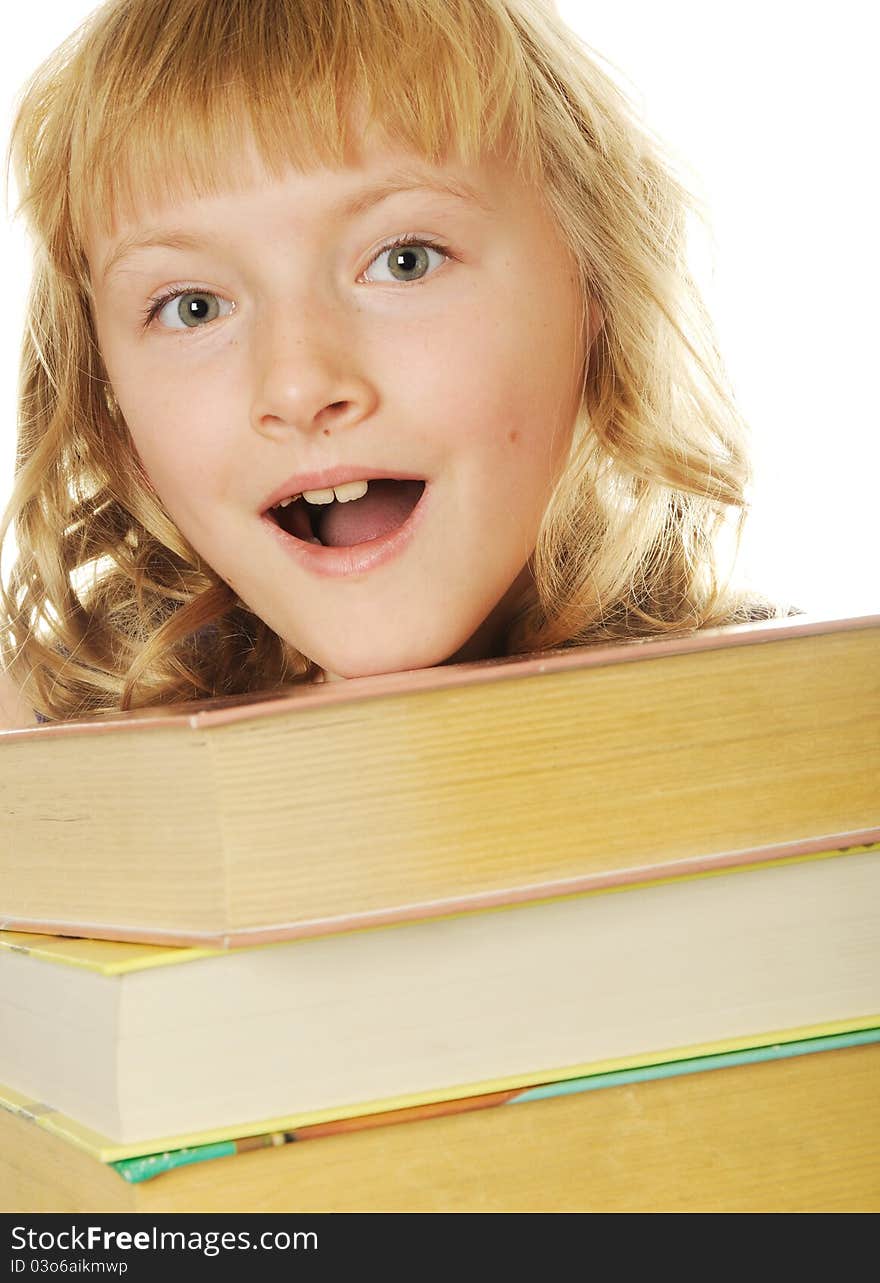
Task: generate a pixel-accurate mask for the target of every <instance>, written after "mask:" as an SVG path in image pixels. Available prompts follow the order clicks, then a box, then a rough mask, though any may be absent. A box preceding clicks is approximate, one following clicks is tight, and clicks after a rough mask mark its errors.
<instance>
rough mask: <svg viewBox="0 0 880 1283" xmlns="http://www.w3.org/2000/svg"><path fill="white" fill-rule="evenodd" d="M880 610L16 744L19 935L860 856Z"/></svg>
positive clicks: (15, 734)
mask: <svg viewBox="0 0 880 1283" xmlns="http://www.w3.org/2000/svg"><path fill="white" fill-rule="evenodd" d="M878 674H880V616H878V615H869V616H859V617H853V618H835V619H825V618H810V617H806V616H798V617H794V618H789V619H783V620H772V621H766V622H756V623H750V624H743V625H736V626H731V627H727V628H718V629H707V630H704V631H703V632H697V633H694V634H693V635H691V636H688V637H684V638H678V639H674V640H673V639H665V640H659V641H657V640H649V641H637V642H628V643H624V644H618V645H614V646H607V647H591V648H587V647H584V648H575V649H568V650H560V651H556V652H551V653H548V654H545V655H541V656H531V657H522V658H520V657H511V658H507V659H500V660H494V661H493V660H490V661H481V662H479V663H471V664H457V665H449V666H440V667H437V668H432V669H428V670H423V671H418V672H409V673H401V674H395V675H389V676H384V677H362V678H356V679H353V680H351V681H347V682H339V683H331V684H329V685H318V686H305V687H299V688H293V689H291V690H289V691H287V692H285V693H283V694H281V695H276V696H272V697H264V698H255V697H248V698H237V699H232V700H231V701H230V700H224V701H207V702H206V703H204V704H201V705H199V704H195V705H188V706H184V707H180V708H165V709H158V710H155V709H154V710H143V711H141V712H138V713H129V714H115V715H110V716H108V717H105V718H101V719H91V720H85V721H82V722H67V723H62V724H59V725H56V726H49V727H37V728H27V729H21V730H14V731H7V732H3V733H0V832H2V842H0V926H5V927H6V928H16V929H19V930H23V931H28V932H38V933H39V932H48V933H55V934H63V935H80V936H90V937H104V938H115V939H120V940H134V941H146V942H152V943H157V944H162V943H167V944H177V945H187V944H189V945H202V946H207V947H220V948H226V947H229V946H241V945H249V944H255V943H259V942H263V941H270V940H282V939H286V938H294V937H303V936H308V935H310V934H314V935H324V934H326V933H327V932H333V931H347V930H350V929H351V928H352V927H357V926H369V925H379V924H381V923H387V922H392V921H395V920H404V919H419V920H423V919H425V918H426V917H430V916H443V915H446V914H449V913H451V912H457V911H459V910H463V909H468V908H481V909H482V908H487V907H489V906H491V905H493V904H499V903H508V902H510V901H512V900H515V899H519V900H522V901H527V900H539V899H542V898H546V897H547V896H556V895H559V894H564V893H566V892H575V891H581V890H589V889H594V888H597V887H602V886H612V885H625V884H627V883H629V882H641V881H644V880H645V879H646V877H649V876H651V877H655V878H656V877H664V876H677V875H679V874H682V873H686V872H688V871H690V870H696V869H699V868H704V867H706V865H707V862H708V863H712V864H714V866H715V867H717V868H724V867H728V866H731V865H736V864H738V863H742V864H749V863H754V862H755V861H756V860H758V859H769V860H773V859H778V858H784V857H785V855H786V854H787V853H794V854H797V853H798V852H799V851H801V850H802V849H803V844H804V843H805V842H806V843H809V842H813V843H815V844H817V848H816V849H819V848H821V847H823V846H825V847H831V846H835V845H836V846H842V845H846V844H858V843H859V842H860V841H865V840H867V839H866V838H865V836H864V835H865V834H866V833H868V832H869V831H871V830H874V829H876V828H877V827H878V826H880V789H878V770H880V692H878Z"/></svg>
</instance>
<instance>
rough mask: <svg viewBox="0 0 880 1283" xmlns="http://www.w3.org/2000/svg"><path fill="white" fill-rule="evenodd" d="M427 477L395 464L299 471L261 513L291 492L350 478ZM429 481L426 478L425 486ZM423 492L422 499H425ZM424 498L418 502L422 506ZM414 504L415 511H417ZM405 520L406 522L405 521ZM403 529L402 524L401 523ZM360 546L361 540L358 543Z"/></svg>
mask: <svg viewBox="0 0 880 1283" xmlns="http://www.w3.org/2000/svg"><path fill="white" fill-rule="evenodd" d="M383 480H388V481H425V478H424V477H420V476H417V475H416V473H415V472H395V471H394V469H393V468H384V469H383V468H367V467H363V468H361V467H359V466H358V465H357V464H353V465H349V464H345V465H340V466H339V467H336V468H327V469H326V470H325V471H324V472H299V473H297V475H296V476H294V477H288V479H287V481H285V482H283V484H282V485H280V486H278V488H277V489H276V490H273V491H272V493H271V494H270V495H269V497H268V499H266V500H264V502H263V506H262V508H261V509H260V513H261V515H263V514H265V513H267V512H268V511H269V509H270V508H274V507H275V506H276V504H279V503H280V502H281V500H282V499H288V498H289V497H290V496H291V495H295V494H302V493H303V491H304V490H330V489H332V488H333V486H344V485H345V483H346V482H347V481H383ZM427 489H428V485H427V482H425V490H426V491H427ZM424 497H425V496H424V494H423V495H422V499H424ZM420 504H421V500H419V503H418V504H417V505H416V507H419V505H420ZM415 510H416V509H415V508H414V509H413V512H415ZM404 524H405V523H404ZM401 529H403V527H402V526H401ZM357 546H358V547H360V544H358V545H357Z"/></svg>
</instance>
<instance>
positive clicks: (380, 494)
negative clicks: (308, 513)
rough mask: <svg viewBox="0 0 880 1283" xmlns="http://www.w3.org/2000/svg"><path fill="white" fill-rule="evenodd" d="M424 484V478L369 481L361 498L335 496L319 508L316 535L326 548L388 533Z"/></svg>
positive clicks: (410, 507) (404, 515) (408, 510)
mask: <svg viewBox="0 0 880 1283" xmlns="http://www.w3.org/2000/svg"><path fill="white" fill-rule="evenodd" d="M424 488H425V483H424V481H391V480H389V479H383V480H381V481H371V482H370V487H369V489H368V490H367V493H366V494H365V495H364V497H363V498H362V499H349V501H348V503H340V502H339V501H338V500H336V501H335V502H333V503H331V504H328V505H327V507H326V508H323V509H322V510H321V512H320V515H319V516H318V518H317V522H316V532H317V535H318V538H319V539H320V540H321V543H322V544H325V545H326V546H327V547H328V548H349V547H351V545H352V544H358V543H366V541H367V540H368V539H378V538H379V536H380V535H387V534H390V533H391V531H392V530H397V528H398V527H399V526H402V525H403V523H404V522H405V521H406V519H407V517H408V516H409V514H410V513H411V512H412V510H413V508H414V507H415V506H416V504H417V503H418V501H419V498H420V497H421V494H422V491H423V490H424Z"/></svg>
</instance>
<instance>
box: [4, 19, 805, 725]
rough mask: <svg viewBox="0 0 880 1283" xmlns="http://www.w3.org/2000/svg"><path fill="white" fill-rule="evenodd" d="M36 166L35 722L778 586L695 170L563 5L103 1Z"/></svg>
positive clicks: (46, 126)
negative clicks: (740, 582) (603, 64)
mask: <svg viewBox="0 0 880 1283" xmlns="http://www.w3.org/2000/svg"><path fill="white" fill-rule="evenodd" d="M11 161H12V164H13V166H14V171H15V174H16V179H17V185H18V189H19V194H20V197H21V206H20V208H21V210H22V211H23V213H24V215H25V216H26V219H27V222H28V227H29V229H30V231H31V233H32V236H33V239H34V243H35V252H36V259H35V268H34V278H33V287H32V292H31V298H30V304H29V317H28V323H27V328H26V333H25V340H24V348H23V356H22V377H21V414H20V425H19V445H18V452H17V463H16V482H15V487H14V491H13V494H12V498H11V502H10V504H9V506H8V509H7V511H6V514H5V518H4V520H3V522H2V524H0V546H2V541H3V539H4V538H5V537H6V535H7V534H8V533H9V531H10V530H11V531H14V535H15V539H16V543H17V546H18V556H17V560H16V561H15V563H14V565H13V567H12V571H11V574H10V576H9V582H8V585H7V586H6V588H5V589H4V591H3V594H2V603H0V604H2V610H0V657H2V661H3V663H2V666H3V668H5V670H6V673H7V676H6V678H5V679H4V680H5V681H6V686H5V696H0V698H5V701H6V706H7V718H9V717H10V716H13V717H14V716H21V709H22V707H23V708H25V709H27V710H28V711H27V713H26V714H25V720H26V721H32V720H33V714H31V712H30V710H31V709H33V710H35V711H36V715H37V716H38V717H39V718H40V719H41V720H51V721H57V720H63V719H67V718H73V717H82V716H84V715H100V714H101V713H102V712H106V711H110V710H118V709H130V708H134V707H139V706H143V705H147V704H165V703H170V702H179V701H181V700H186V699H194V698H203V697H207V696H218V695H225V694H229V695H232V694H242V693H247V692H251V691H254V692H256V691H269V690H278V689H280V688H284V687H287V686H290V685H292V684H294V683H300V682H311V681H316V680H330V679H334V678H350V677H357V676H360V675H367V674H371V673H383V672H393V671H398V670H406V669H414V668H421V667H426V666H430V665H434V664H442V663H454V662H461V661H466V660H477V659H483V658H487V657H490V656H498V655H513V654H519V653H523V652H534V651H543V650H547V649H550V648H558V647H567V646H574V645H588V644H593V643H597V642H608V641H610V640H615V639H621V640H622V639H626V638H633V637H647V636H651V635H658V634H666V635H671V634H677V633H682V632H689V631H692V630H694V629H698V628H704V627H707V626H714V625H719V624H724V623H732V622H739V621H742V620H744V619H747V618H754V617H756V616H763V617H767V616H774V615H776V614H779V613H784V609H783V608H782V607H777V606H774V605H773V604H771V603H767V602H764V603H759V604H758V605H757V608H756V606H755V603H754V602H753V603H751V604H750V603H748V602H746V601H745V600H744V598H743V594H742V593H740V592H737V591H736V590H735V589H734V588H732V587H731V581H730V569H729V567H728V568H727V569H725V564H724V563H725V557H729V554H730V550H731V547H732V545H733V544H734V543H735V544H736V548H738V546H739V538H740V536H741V533H742V525H743V519H744V515H745V513H746V502H745V493H746V487H747V483H748V479H749V465H748V456H747V432H746V427H745V425H744V424H743V422H742V421H741V419H740V416H739V414H738V412H737V409H736V407H735V404H734V401H733V398H732V396H731V393H730V391H729V389H728V388H727V385H726V381H725V375H724V371H723V367H722V364H721V361H720V358H719V356H718V354H717V351H716V349H715V345H714V342H713V337H712V332H711V326H710V322H709V320H708V318H707V316H706V315H705V312H704V310H703V307H702V305H701V302H700V299H699V297H698V295H697V293H696V290H695V288H694V285H693V282H692V281H691V279H690V277H689V275H688V272H687V267H686V262H685V232H686V224H685V220H686V214H687V212H688V210H690V209H695V202H694V199H693V198H692V197H691V196H690V195H689V194H688V193H687V192H686V191H685V190H684V189H683V188H682V186H681V185H680V184H679V183H678V181H677V180H676V179H675V178H674V177H673V176H672V174H671V172H670V168H669V166H668V165H667V164H666V163H665V161H664V159H663V158H662V156H661V155H660V153H659V151H658V148H657V146H656V144H655V143H653V142H651V141H650V140H649V138H648V136H647V134H646V133H645V132H643V130H642V129H641V128H640V126H639V125H638V123H637V121H636V120H635V119H634V117H633V114H632V112H631V109H630V107H629V105H628V104H627V102H626V100H625V99H624V98H623V97H622V95H621V93H620V92H619V90H618V89H617V88H615V86H614V85H613V83H612V82H611V81H610V80H609V78H608V77H607V76H606V75H605V74H604V73H603V72H602V71H601V70H600V69H599V68H598V67H597V66H596V64H595V62H594V61H592V60H591V58H590V57H589V56H588V54H587V52H586V50H585V48H584V46H583V45H582V44H581V43H580V42H579V40H578V39H577V38H576V37H575V35H574V33H572V32H571V31H570V30H569V29H568V28H567V27H566V26H565V25H564V24H563V22H562V21H561V20H560V18H559V17H558V15H557V14H556V13H555V12H554V10H553V8H552V7H551V3H550V0H223V3H222V4H221V3H218V0H109V3H106V4H104V5H103V6H102V7H101V8H99V9H98V10H97V11H96V12H95V13H94V14H93V15H92V16H91V17H90V19H89V20H88V21H87V22H86V23H85V24H84V25H83V26H82V27H81V28H80V29H79V30H78V31H77V32H75V33H74V34H73V35H72V36H71V37H70V39H69V40H67V41H66V42H65V43H64V44H63V45H62V46H61V47H60V48H59V49H58V50H57V51H56V52H55V54H53V55H52V57H50V58H49V59H48V60H47V61H46V62H45V63H44V64H43V66H42V67H40V68H39V69H38V71H37V72H36V73H35V75H34V76H33V77H32V79H31V80H30V81H29V83H28V84H27V85H26V87H25V90H24V93H23V96H22V99H21V102H20V107H19V111H18V114H17V118H16V121H15V124H14V128H13V134H12V141H11ZM731 534H735V536H736V538H735V539H734V540H732V541H731V540H729V539H727V540H726V539H725V536H726V535H731ZM725 548H726V550H727V551H726V552H725ZM13 702H15V710H18V711H17V712H16V711H15V710H13V713H12V714H10V713H9V709H10V708H12V707H13Z"/></svg>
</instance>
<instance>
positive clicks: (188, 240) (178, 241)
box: [101, 170, 495, 280]
mask: <svg viewBox="0 0 880 1283" xmlns="http://www.w3.org/2000/svg"><path fill="white" fill-rule="evenodd" d="M417 191H428V192H433V193H434V194H435V195H438V194H439V195H441V196H451V197H454V198H456V199H457V200H460V201H462V202H464V203H466V204H469V205H474V206H476V207H477V208H478V209H481V210H483V212H484V213H487V214H492V213H494V212H495V209H494V206H493V205H491V204H490V202H489V200H488V199H487V197H486V195H485V193H483V192H481V191H479V190H478V189H477V188H476V187H474V186H472V185H471V184H470V183H467V182H465V181H464V180H463V179H453V178H443V177H433V176H430V177H429V176H427V175H424V174H414V173H412V172H410V171H404V170H398V171H396V172H395V173H393V174H388V175H386V177H384V178H381V179H379V180H378V181H377V182H375V183H372V184H370V186H368V187H364V188H361V190H360V191H358V192H355V193H354V194H353V195H351V196H348V197H346V198H344V199H343V200H340V201H338V202H337V203H336V204H334V205H333V206H331V208H330V210H329V211H328V215H329V217H331V218H336V219H339V218H356V217H359V216H360V215H362V214H365V213H366V212H367V211H368V210H370V209H372V208H373V206H374V205H378V204H379V203H380V201H383V200H387V199H388V197H389V196H396V195H398V194H399V193H401V192H417ZM206 243H207V241H206V240H205V239H203V238H202V237H200V236H194V235H193V234H192V233H191V232H186V231H182V230H179V229H177V228H168V229H153V230H150V231H146V232H133V233H132V234H131V235H129V236H124V237H123V238H122V240H121V241H120V242H119V244H118V245H116V246H115V247H114V249H113V250H112V251H111V253H110V254H109V255H108V256H107V260H106V262H105V263H104V266H103V269H102V273H101V274H102V276H103V279H104V280H106V279H107V277H108V276H110V275H111V274H112V273H113V272H115V271H116V270H117V269H118V267H119V266H120V264H121V263H122V261H123V260H124V259H126V258H128V257H129V256H130V255H132V254H136V253H137V252H138V251H140V250H144V249H177V250H198V249H202V248H204V246H205V244H206Z"/></svg>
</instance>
